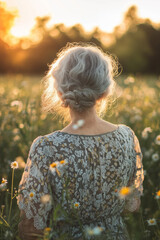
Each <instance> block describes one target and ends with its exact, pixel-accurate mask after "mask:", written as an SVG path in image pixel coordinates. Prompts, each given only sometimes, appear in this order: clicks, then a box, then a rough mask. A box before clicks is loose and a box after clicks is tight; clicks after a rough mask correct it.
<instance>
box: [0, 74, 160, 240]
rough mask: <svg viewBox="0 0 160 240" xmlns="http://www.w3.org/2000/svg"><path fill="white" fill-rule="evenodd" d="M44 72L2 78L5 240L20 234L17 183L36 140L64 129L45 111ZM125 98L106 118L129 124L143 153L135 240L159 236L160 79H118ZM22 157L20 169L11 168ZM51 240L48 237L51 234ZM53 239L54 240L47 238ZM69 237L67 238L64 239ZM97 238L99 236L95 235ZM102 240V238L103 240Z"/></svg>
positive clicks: (132, 223) (0, 218)
mask: <svg viewBox="0 0 160 240" xmlns="http://www.w3.org/2000/svg"><path fill="white" fill-rule="evenodd" d="M41 78H42V77H41V76H23V75H1V76H0V180H1V184H0V239H1V240H5V239H7V240H15V239H17V240H18V239H20V238H19V237H18V221H19V210H18V207H17V203H16V197H17V194H18V193H17V189H18V184H19V181H20V179H21V175H22V173H23V169H24V166H25V162H26V160H27V156H28V152H29V148H30V146H31V143H32V142H33V140H34V139H35V138H36V137H37V136H40V135H45V134H48V133H51V132H53V131H55V130H58V129H61V128H63V127H64V124H63V123H62V121H61V120H60V118H59V117H58V116H57V118H56V119H53V117H52V116H51V115H50V114H48V115H46V114H45V113H43V112H42V111H41V99H40V96H41V92H42V88H41V87H40V81H41ZM116 82H117V84H118V86H119V92H120V96H119V97H118V98H117V100H116V101H115V102H114V103H113V105H112V107H111V109H108V111H107V112H106V113H105V116H104V119H105V120H107V121H110V122H113V123H115V124H120V123H122V124H125V125H128V126H130V127H131V128H132V129H133V130H134V131H135V133H136V135H137V137H138V139H139V142H140V146H141V150H142V153H143V166H144V174H145V178H144V184H143V188H144V193H143V196H142V197H141V207H140V209H139V211H138V212H135V213H127V214H126V215H125V216H124V220H125V223H126V225H127V229H128V231H129V235H130V237H131V240H143V239H146V240H151V239H152V240H158V239H160V192H159V191H160V78H158V77H156V76H141V75H137V76H126V75H122V76H121V77H118V78H117V79H116ZM14 161H17V162H18V165H19V167H18V168H17V169H14V168H11V163H12V162H14ZM46 239H47V238H46ZM48 239H49V238H48ZM61 239H64V238H61ZM95 239H96V238H95ZM98 239H100V238H98Z"/></svg>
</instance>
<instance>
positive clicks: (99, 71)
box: [42, 44, 115, 112]
mask: <svg viewBox="0 0 160 240" xmlns="http://www.w3.org/2000/svg"><path fill="white" fill-rule="evenodd" d="M114 65H115V64H114ZM114 70H115V68H114V66H113V59H112V58H111V57H110V56H108V55H107V54H105V53H104V52H102V50H100V49H99V48H97V47H95V46H92V45H84V44H83V45H78V44H74V45H73V44H70V45H67V47H65V48H64V49H62V50H61V51H60V53H59V54H58V58H57V59H56V60H55V61H54V62H53V64H51V67H50V70H49V72H48V74H47V76H46V80H47V81H46V82H45V83H47V86H46V89H45V92H44V94H43V101H42V103H43V107H44V110H47V111H55V109H53V108H55V107H56V108H57V102H58V98H57V96H55V90H56V92H57V94H58V96H59V100H60V101H61V106H63V107H65V108H70V109H72V110H73V111H76V112H85V111H87V110H88V109H89V108H91V107H93V106H94V105H96V103H97V102H98V101H97V100H99V99H101V100H104V99H105V98H106V96H109V95H111V94H112V91H113V89H114V86H115V82H114V80H113V73H114ZM57 94H56V95H57ZM51 95H52V96H51ZM103 102H104V101H103ZM47 104H48V106H47ZM103 105H104V103H103ZM47 108H48V109H47Z"/></svg>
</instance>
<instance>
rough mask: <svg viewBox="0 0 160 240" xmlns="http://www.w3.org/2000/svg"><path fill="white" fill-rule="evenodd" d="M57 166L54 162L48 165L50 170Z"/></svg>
mask: <svg viewBox="0 0 160 240" xmlns="http://www.w3.org/2000/svg"><path fill="white" fill-rule="evenodd" d="M57 165H58V164H57V163H56V162H53V163H51V164H50V168H55V167H56V166H57Z"/></svg>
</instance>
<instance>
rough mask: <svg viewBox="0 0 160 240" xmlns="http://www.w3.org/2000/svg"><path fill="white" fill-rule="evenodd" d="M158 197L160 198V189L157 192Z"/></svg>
mask: <svg viewBox="0 0 160 240" xmlns="http://www.w3.org/2000/svg"><path fill="white" fill-rule="evenodd" d="M156 199H160V190H159V191H158V192H156Z"/></svg>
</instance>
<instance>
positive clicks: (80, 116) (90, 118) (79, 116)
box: [70, 107, 100, 126]
mask: <svg viewBox="0 0 160 240" xmlns="http://www.w3.org/2000/svg"><path fill="white" fill-rule="evenodd" d="M70 117H71V125H73V124H76V123H77V121H78V120H83V121H84V123H85V126H87V125H89V126H91V125H92V124H95V123H96V122H97V121H99V120H100V118H99V117H98V116H97V113H96V110H95V108H94V107H93V108H90V109H88V110H87V111H85V112H82V113H78V112H75V111H73V110H71V109H70Z"/></svg>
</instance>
